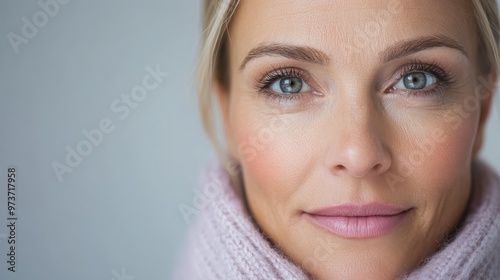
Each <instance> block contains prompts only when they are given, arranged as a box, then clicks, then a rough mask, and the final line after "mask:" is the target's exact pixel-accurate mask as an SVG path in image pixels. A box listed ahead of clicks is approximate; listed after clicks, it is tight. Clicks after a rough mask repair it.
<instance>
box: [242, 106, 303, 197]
mask: <svg viewBox="0 0 500 280" xmlns="http://www.w3.org/2000/svg"><path fill="white" fill-rule="evenodd" d="M232 129H233V135H234V136H233V137H234V139H235V140H236V141H235V142H236V143H235V144H236V150H237V154H238V159H239V161H240V163H241V165H242V168H243V174H244V175H245V178H246V181H247V183H248V185H247V186H246V188H247V191H248V192H254V191H255V192H258V193H260V194H261V196H262V197H263V198H264V199H266V200H269V199H272V200H273V201H274V202H281V203H284V202H286V201H287V200H288V198H289V197H290V196H291V195H292V194H293V193H294V192H296V191H298V189H299V188H300V186H301V185H302V183H303V181H304V180H305V179H306V178H307V174H308V172H309V170H310V168H311V165H310V164H309V163H310V162H311V163H312V160H311V158H312V156H311V154H310V151H308V150H307V148H305V147H307V144H308V142H309V141H308V139H307V137H305V136H304V133H303V130H301V129H297V122H296V120H294V119H293V117H290V116H286V115H279V114H273V115H270V114H262V115H258V114H255V115H242V114H240V115H236V114H235V115H234V118H233V128H232ZM309 145H310V143H309Z"/></svg>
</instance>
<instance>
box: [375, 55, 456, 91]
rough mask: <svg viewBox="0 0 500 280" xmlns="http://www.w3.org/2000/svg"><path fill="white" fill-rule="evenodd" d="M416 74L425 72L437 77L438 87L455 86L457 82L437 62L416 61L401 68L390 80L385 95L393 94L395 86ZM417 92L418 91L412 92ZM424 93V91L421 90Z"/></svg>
mask: <svg viewBox="0 0 500 280" xmlns="http://www.w3.org/2000/svg"><path fill="white" fill-rule="evenodd" d="M415 72H423V73H427V74H431V75H433V76H435V77H436V79H437V82H436V84H438V86H446V85H449V84H453V83H454V81H455V78H454V77H453V75H452V74H451V73H450V72H448V71H446V70H445V69H444V68H443V67H440V66H439V63H437V62H434V61H432V62H430V63H428V62H423V61H421V60H414V61H412V62H409V63H407V64H405V65H403V66H402V67H400V68H399V69H398V70H397V71H396V73H395V74H394V75H393V76H392V77H393V78H391V79H390V82H389V84H388V85H387V86H385V90H384V92H385V93H389V92H393V88H394V86H396V84H397V83H398V82H399V81H400V80H401V79H402V78H404V77H405V76H406V75H408V74H410V73H415ZM408 91H410V90H408ZM411 91H414V92H416V91H417V90H411ZM421 91H424V90H421Z"/></svg>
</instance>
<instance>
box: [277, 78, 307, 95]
mask: <svg viewBox="0 0 500 280" xmlns="http://www.w3.org/2000/svg"><path fill="white" fill-rule="evenodd" d="M271 90H273V91H274V92H277V93H279V94H285V95H286V94H298V93H303V92H309V91H311V90H312V89H311V87H310V86H309V85H308V84H307V83H306V82H304V80H303V79H302V78H299V77H284V78H280V79H278V80H276V81H275V82H274V83H273V84H271Z"/></svg>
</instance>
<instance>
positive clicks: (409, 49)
mask: <svg viewBox="0 0 500 280" xmlns="http://www.w3.org/2000/svg"><path fill="white" fill-rule="evenodd" d="M437 47H446V48H451V49H456V50H458V51H460V52H461V53H462V54H463V55H465V56H466V57H468V56H469V55H468V53H467V51H466V49H465V48H464V47H463V46H462V45H460V44H459V43H458V42H457V41H455V40H454V39H451V38H449V37H446V36H442V35H437V36H426V37H419V38H416V39H411V40H407V41H401V42H398V43H396V44H395V45H393V46H391V47H389V48H387V49H386V50H384V51H382V52H381V53H380V54H379V57H380V58H381V60H382V61H383V62H384V63H385V62H389V61H391V60H394V59H397V58H400V57H404V56H408V55H410V54H413V53H417V52H420V51H423V50H426V49H431V48H437ZM263 56H282V57H285V58H290V59H293V60H298V61H304V62H309V63H313V64H319V65H328V64H330V61H331V59H330V57H329V56H328V55H327V54H326V53H324V52H322V51H320V50H318V49H315V48H312V47H307V46H295V45H287V44H280V43H272V44H266V43H262V44H260V45H259V46H257V47H256V48H253V49H252V50H250V52H248V54H247V56H246V57H245V59H244V60H243V62H242V63H241V65H240V68H239V70H240V71H242V70H243V69H245V66H246V65H247V63H248V62H250V61H251V60H253V59H256V58H259V57H263Z"/></svg>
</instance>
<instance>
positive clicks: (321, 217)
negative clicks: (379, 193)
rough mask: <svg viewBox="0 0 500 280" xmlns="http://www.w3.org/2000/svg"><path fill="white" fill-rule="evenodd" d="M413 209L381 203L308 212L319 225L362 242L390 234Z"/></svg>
mask: <svg viewBox="0 0 500 280" xmlns="http://www.w3.org/2000/svg"><path fill="white" fill-rule="evenodd" d="M410 210H411V208H400V207H395V206H391V205H385V204H380V203H371V204H364V205H339V206H334V207H327V208H322V209H319V210H314V211H311V212H310V213H309V212H305V213H304V214H305V215H306V216H307V217H308V218H309V219H311V221H312V222H313V223H314V224H316V225H317V226H319V227H321V228H323V229H326V230H328V231H330V232H331V233H333V234H336V235H340V236H342V237H345V238H353V239H361V238H371V237H377V236H381V235H384V234H387V233H389V232H391V231H392V230H394V229H395V228H396V227H397V226H398V225H399V224H400V223H401V222H402V221H403V219H404V218H405V217H406V216H407V215H408V213H409V212H410Z"/></svg>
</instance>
